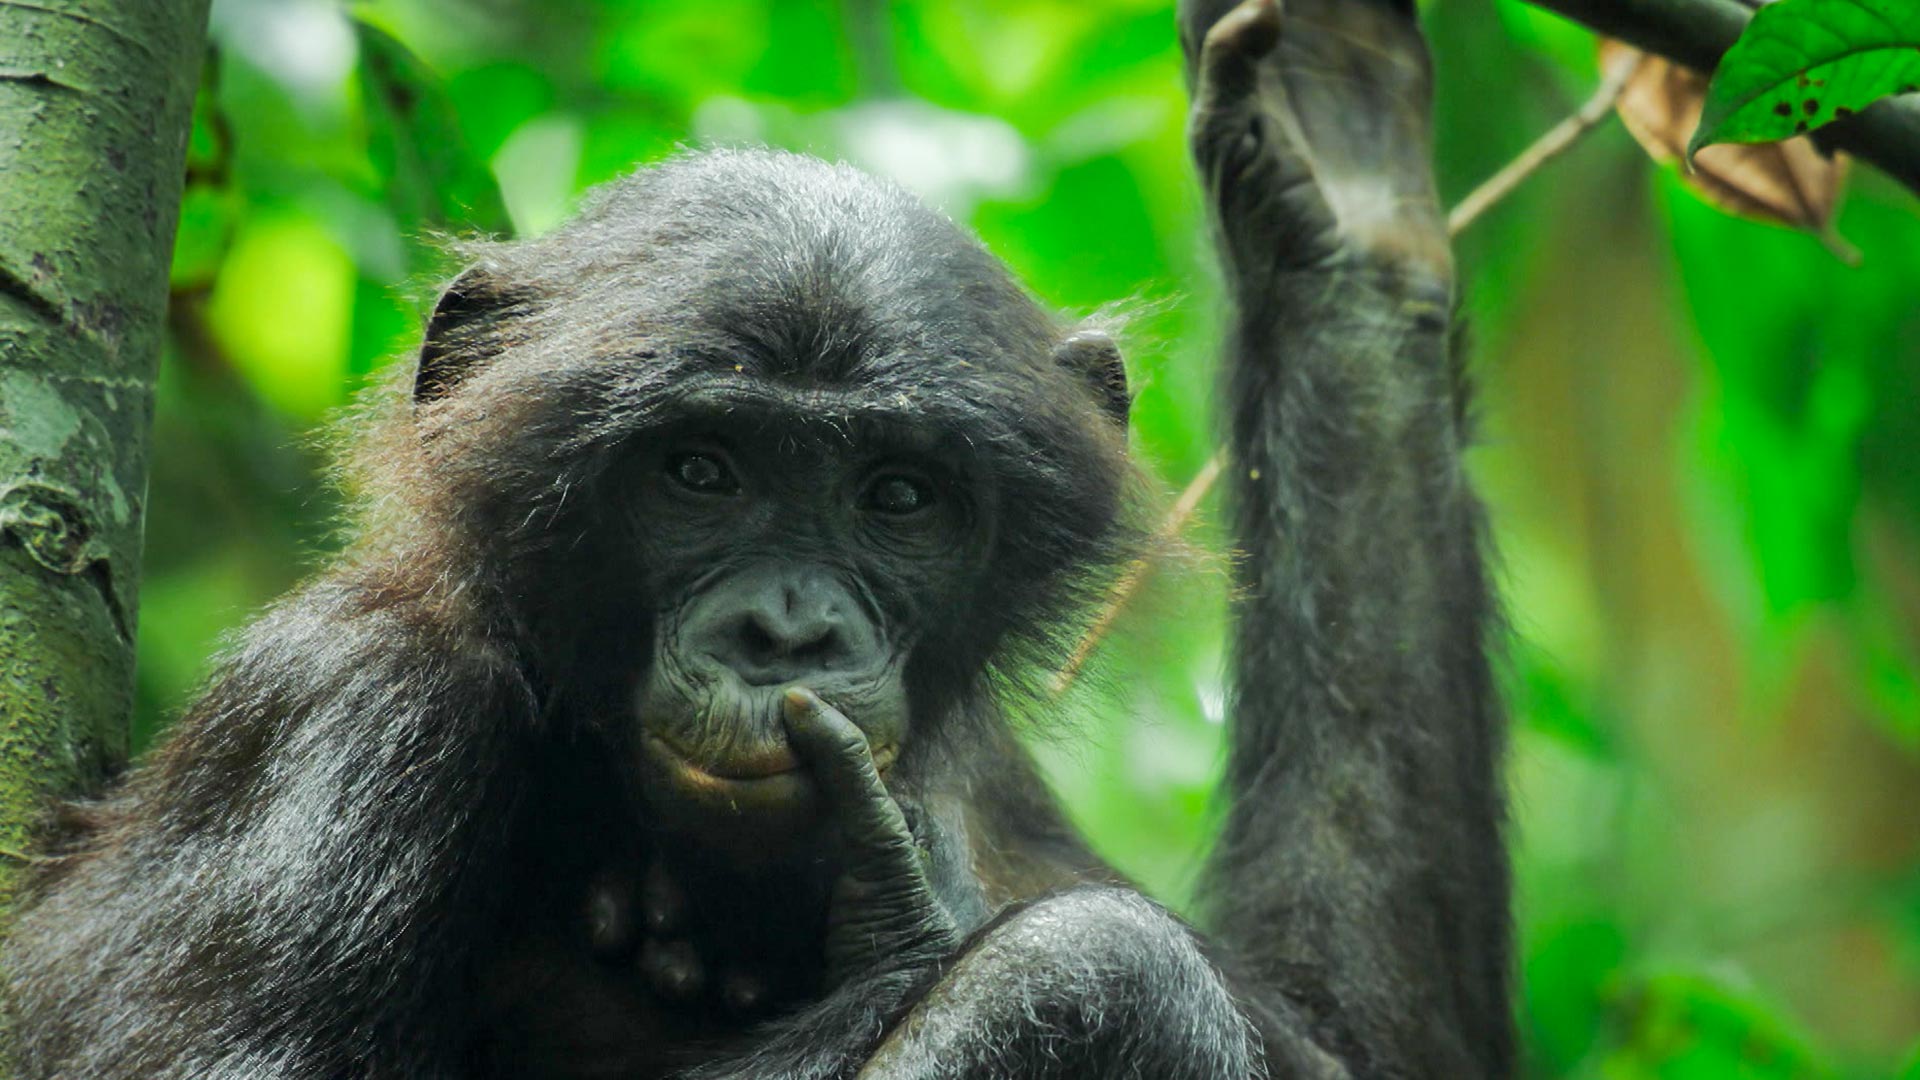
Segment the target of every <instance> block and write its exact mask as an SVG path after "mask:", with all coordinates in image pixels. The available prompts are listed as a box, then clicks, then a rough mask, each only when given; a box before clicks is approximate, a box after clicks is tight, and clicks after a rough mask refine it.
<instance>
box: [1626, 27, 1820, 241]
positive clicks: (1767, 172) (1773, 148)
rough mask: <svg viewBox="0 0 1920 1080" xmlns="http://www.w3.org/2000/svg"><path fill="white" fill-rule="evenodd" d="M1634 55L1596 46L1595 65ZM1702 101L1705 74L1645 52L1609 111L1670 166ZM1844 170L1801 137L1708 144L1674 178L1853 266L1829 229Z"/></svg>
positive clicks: (1681, 153)
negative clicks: (1812, 238) (1811, 240)
mask: <svg viewBox="0 0 1920 1080" xmlns="http://www.w3.org/2000/svg"><path fill="white" fill-rule="evenodd" d="M1634 51H1635V50H1634V49H1633V47H1632V46H1630V45H1626V44H1623V43H1621V42H1618V41H1602V42H1601V43H1600V63H1601V66H1602V68H1607V67H1609V66H1610V65H1612V64H1614V63H1617V62H1620V61H1621V60H1622V58H1623V57H1625V56H1627V55H1630V54H1632V53H1633V52H1634ZM1706 96H1707V78H1706V76H1704V75H1701V74H1699V73H1698V72H1695V71H1694V70H1692V69H1691V68H1685V67H1682V66H1680V65H1679V64H1676V63H1673V62H1672V61H1670V60H1667V59H1664V58H1662V57H1658V56H1651V55H1648V56H1645V57H1643V58H1642V59H1641V62H1640V64H1639V66H1638V67H1637V68H1636V69H1635V70H1634V72H1633V75H1632V77H1631V78H1629V79H1628V80H1627V85H1626V89H1625V90H1624V91H1622V92H1621V94H1620V99H1619V100H1618V101H1617V102H1615V103H1614V109H1615V110H1616V111H1617V112H1618V113H1619V114H1620V120H1621V122H1622V123H1624V124H1625V125H1626V128H1627V131H1628V132H1629V133H1630V134H1632V136H1633V138H1634V141H1636V142H1638V143H1639V144H1640V146H1641V147H1642V148H1643V149H1644V150H1646V152H1647V154H1648V156H1650V157H1652V158H1653V159H1654V160H1655V161H1657V162H1660V163H1661V164H1663V165H1665V164H1674V163H1681V162H1684V161H1685V158H1686V147H1687V139H1688V138H1689V137H1690V136H1691V135H1692V134H1693V129H1694V127H1695V126H1697V125H1698V124H1699V122H1700V108H1701V106H1702V104H1703V103H1704V102H1705V101H1706ZM1846 168H1847V167H1846V161H1845V159H1844V158H1841V157H1837V156H1836V157H1832V158H1829V157H1827V156H1826V155H1824V154H1822V153H1821V152H1820V150H1819V149H1818V148H1817V147H1815V146H1814V145H1813V141H1812V140H1810V139H1808V138H1806V137H1805V136H1800V137H1797V138H1792V139H1786V140H1784V141H1782V142H1776V143H1760V144H1755V145H1733V144H1721V145H1716V146H1709V147H1707V148H1705V149H1703V150H1701V151H1700V152H1699V153H1697V154H1695V155H1694V157H1693V168H1692V169H1691V170H1688V169H1687V168H1686V167H1685V166H1684V165H1682V166H1681V169H1680V177H1681V179H1682V180H1683V181H1684V182H1685V183H1686V185H1687V186H1688V187H1690V188H1692V189H1693V190H1694V191H1695V192H1697V193H1698V194H1699V195H1700V196H1701V197H1702V198H1704V199H1706V200H1707V201H1708V202H1710V203H1712V204H1713V205H1715V206H1718V207H1720V208H1721V209H1722V210H1725V211H1727V212H1728V213H1732V214H1739V215H1741V216H1743V217H1751V218H1759V219H1761V220H1763V221H1772V222H1777V223H1779V224H1782V225H1786V226H1789V227H1791V228H1795V229H1804V230H1806V231H1807V232H1810V233H1814V234H1816V235H1818V236H1819V237H1820V238H1821V239H1822V241H1823V242H1825V243H1827V245H1828V246H1829V247H1830V248H1832V249H1833V251H1834V253H1835V254H1836V255H1839V256H1840V257H1841V258H1843V259H1847V260H1848V261H1849V262H1851V261H1853V259H1854V258H1855V257H1857V256H1855V255H1854V254H1853V252H1852V249H1851V248H1849V247H1847V245H1846V242H1845V241H1843V240H1841V239H1840V238H1839V237H1837V236H1835V235H1834V232H1833V212H1834V207H1835V205H1836V204H1837V203H1838V201H1839V197H1840V191H1841V188H1842V185H1843V184H1844V182H1845V179H1846Z"/></svg>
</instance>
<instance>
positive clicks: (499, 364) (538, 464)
mask: <svg viewBox="0 0 1920 1080" xmlns="http://www.w3.org/2000/svg"><path fill="white" fill-rule="evenodd" d="M413 397H414V400H413V405H412V421H411V424H412V430H413V435H414V438H415V439H417V441H418V445H419V446H420V447H421V448H422V456H423V460H424V463H425V469H424V472H425V474H426V477H427V480H426V482H427V483H428V484H429V486H431V487H433V488H434V489H435V490H436V491H438V492H439V495H438V496H437V498H438V502H437V503H436V505H437V506H438V508H439V509H438V510H437V511H435V512H436V513H437V514H438V515H439V516H440V517H442V518H452V519H454V520H456V521H457V523H458V525H459V527H460V530H461V532H462V535H463V536H465V537H466V538H467V539H466V540H463V541H461V542H462V543H473V544H477V545H479V548H480V550H481V551H483V552H484V554H483V555H482V556H481V557H480V559H479V562H480V563H481V564H482V570H483V575H484V576H483V577H482V580H480V581H479V582H477V584H478V585H479V586H480V587H481V589H482V590H483V591H484V590H492V591H494V592H497V594H498V595H499V597H500V598H501V600H502V603H501V605H500V606H501V608H502V609H503V611H505V612H506V614H505V615H504V616H502V621H503V622H504V623H506V624H508V625H511V626H512V627H513V633H514V637H515V640H516V641H517V642H518V648H520V649H521V650H522V651H523V653H524V656H523V659H522V662H523V663H524V664H525V665H526V666H527V668H528V670H529V672H530V673H531V675H532V678H533V681H534V684H535V686H536V687H538V688H539V689H540V691H541V693H543V694H544V695H545V697H546V699H547V700H546V702H545V705H546V710H547V713H548V714H549V722H550V723H552V724H554V725H555V728H556V731H562V730H572V731H589V732H596V733H599V735H600V736H601V737H605V738H606V739H607V740H608V742H609V744H610V745H611V746H612V747H613V748H614V749H613V750H612V751H611V752H614V753H622V754H630V755H632V760H633V761H634V762H635V763H636V765H637V766H638V768H637V769H636V771H635V773H634V775H637V776H639V777H640V778H641V780H642V783H641V791H642V798H643V799H644V801H645V803H646V804H647V806H648V808H649V810H650V812H652V813H654V814H655V815H656V816H657V817H658V818H659V819H660V820H662V821H664V822H666V823H668V824H669V825H672V826H676V827H680V828H685V829H687V830H690V831H693V832H695V833H698V834H704V835H710V836H714V837H716V838H721V839H727V838H732V839H735V840H737V839H739V838H740V837H749V838H752V842H753V843H760V842H762V841H764V840H766V839H767V838H769V837H771V836H774V835H777V834H779V833H783V832H785V831H789V830H791V828H793V827H795V826H797V825H799V824H802V823H804V822H805V821H806V820H809V819H810V816H811V813H812V809H813V806H812V802H813V798H814V792H813V787H812V782H811V780H810V778H809V777H808V775H807V774H806V772H805V771H804V770H802V769H800V768H799V767H798V763H797V762H796V760H795V757H794V755H793V753H792V752H791V750H790V749H789V748H788V745H787V740H786V736H785V733H784V728H783V724H782V719H781V709H780V701H781V697H782V694H783V692H784V691H785V690H786V689H787V688H788V687H791V686H795V685H802V686H806V687H809V688H811V689H812V690H814V691H815V692H817V693H818V694H819V695H820V696H821V697H822V698H824V699H825V700H826V701H827V702H828V703H829V704H831V705H833V706H835V707H837V708H838V709H839V710H840V711H842V712H843V713H845V714H846V715H847V716H848V717H849V718H851V719H852V720H853V721H854V722H855V723H856V724H858V725H859V726H860V727H861V728H862V729H863V730H864V731H865V732H866V734H867V737H868V740H869V744H870V746H871V749H872V752H873V755H874V758H875V761H876V763H878V764H879V765H880V766H881V767H882V768H883V769H890V770H891V772H890V778H891V779H892V780H893V781H894V782H897V783H903V784H905V783H911V782H912V778H913V777H915V776H916V775H922V776H923V775H925V773H926V771H927V770H929V769H931V768H933V767H937V763H938V761H939V760H942V759H943V758H944V755H941V754H940V753H939V752H938V751H937V750H936V749H934V748H936V747H938V746H939V745H941V743H942V740H944V739H949V738H955V737H965V736H964V734H963V733H961V732H960V730H959V729H960V728H962V727H963V726H964V725H965V724H967V723H968V722H969V718H970V717H975V718H977V717H978V716H980V715H981V714H982V713H983V712H984V711H985V710H983V709H981V708H979V707H977V706H978V705H979V704H980V703H982V702H983V701H984V700H985V698H986V693H987V687H988V686H989V685H990V684H992V685H994V686H996V687H998V686H1005V685H1008V684H1009V683H1018V681H1019V680H1020V679H1021V678H1022V677H1023V675H1029V674H1031V673H1032V672H1033V671H1035V670H1037V669H1042V668H1044V665H1046V664H1047V663H1049V662H1050V661H1051V660H1053V659H1055V658H1056V657H1055V656H1054V654H1053V653H1052V652H1051V650H1054V649H1057V648H1058V647H1059V646H1060V644H1061V642H1062V641H1063V640H1069V641H1070V640H1071V638H1072V635H1073V626H1074V623H1073V621H1072V619H1071V616H1072V614H1073V612H1074V610H1075V609H1076V608H1077V607H1078V606H1079V605H1080V604H1082V603H1083V602H1084V601H1085V599H1086V598H1087V596H1088V590H1089V588H1090V587H1094V586H1097V585H1098V584H1099V583H1100V581H1101V580H1103V577H1102V575H1103V573H1104V572H1105V571H1106V570H1108V569H1110V568H1111V567H1112V566H1113V565H1114V562H1115V560H1116V559H1117V558H1118V557H1120V556H1121V555H1122V554H1124V550H1125V545H1126V543H1127V542H1128V537H1129V532H1128V530H1127V529H1125V528H1123V527H1122V525H1121V523H1120V505H1121V501H1122V499H1121V495H1122V488H1123V487H1124V486H1125V482H1126V477H1127V475H1128V472H1127V468H1126V465H1125V461H1124V454H1123V449H1124V443H1125V426H1126V413H1127V403H1128V397H1127V389H1126V382H1125V376H1124V374H1123V373H1122V370H1121V367H1120V361H1119V356H1118V354H1117V352H1116V351H1115V349H1114V347H1113V345H1112V343H1111V341H1110V340H1109V339H1108V338H1107V337H1106V336H1105V335H1104V334H1101V333H1099V332H1097V331H1091V330H1085V329H1077V328H1072V327H1067V326H1063V325H1062V324H1060V323H1059V322H1057V321H1056V320H1055V319H1054V318H1053V317H1051V316H1049V315H1048V314H1047V313H1046V312H1044V311H1042V310H1041V309H1040V308H1039V307H1038V306H1037V305H1036V304H1035V303H1034V302H1033V301H1032V300H1031V298H1029V296H1028V295H1027V294H1026V293H1025V292H1024V291H1023V290H1022V289H1021V288H1020V286H1019V285H1018V284H1017V283H1016V282H1015V281H1014V280H1013V279H1012V278H1011V276H1010V275H1009V274H1008V272H1007V271H1006V269H1005V268H1004V267H1003V266H1002V265H1001V264H1000V263H999V262H998V261H996V260H995V259H993V258H992V257H991V256H990V255H988V254H987V253H986V252H985V251H984V250H983V249H982V248H981V247H980V246H979V245H978V243H976V242H975V241H974V240H972V239H971V238H970V237H968V236H966V235H965V234H963V233H962V232H960V231H959V230H958V229H956V228H955V227H954V226H953V225H952V223H950V222H949V221H947V220H946V219H944V218H942V217H940V216H939V215H937V214H935V213H933V212H932V211H930V210H928V209H927V208H926V207H924V206H922V205H921V204H919V203H918V202H916V201H915V200H914V199H912V198H911V197H909V196H907V195H905V194H904V193H902V192H901V191H900V190H898V189H897V188H895V187H893V186H891V185H888V184H885V183H882V182H879V181H876V180H873V179H871V178H869V177H866V176H863V175H861V174H860V173H858V172H855V171H853V170H851V169H848V168H846V167H844V166H832V165H827V164H824V163H822V162H819V161H815V160H812V159H808V158H802V157H796V156H791V155H785V154H776V153H767V152H725V153H710V154H700V155H695V156H689V157H684V158H681V159H678V160H676V161H673V162H671V163H669V164H666V165H663V166H660V167H658V168H654V169H650V170H647V171H644V172H641V173H639V174H637V175H635V176H633V177H631V178H628V179H626V180H623V181H620V182H618V183H615V184H612V185H610V186H608V187H607V188H605V189H603V190H602V191H601V192H600V193H599V194H598V196H597V197H595V198H594V199H593V200H592V201H591V204H590V205H589V206H588V207H587V209H585V210H584V211H583V212H582V213H581V214H580V216H579V217H578V218H576V219H575V220H574V221H573V222H571V223H570V224H568V225H567V226H565V227H564V228H562V229H561V230H559V231H558V232H556V233H554V234H552V235H550V236H547V237H545V238H542V239H538V240H533V241H527V242H522V243H516V244H507V245H487V246H482V247H480V248H478V249H476V250H475V251H474V252H473V266H472V268H471V269H469V270H468V271H467V272H466V273H465V274H463V275H462V276H461V277H460V278H459V279H458V280H457V281H456V282H455V283H454V284H453V285H452V286H451V287H450V288H449V289H448V291H447V292H446V294H445V295H444V296H443V297H442V299H441V301H440V303H439V305H438V306H437V308H436V310H435V312H434V315H433V318H432V321H431V324H430V326H429V328H428V335H427V340H426V342H425V344H424V346H423V348H422V351H421V357H420V364H419V368H418V371H417V374H416V378H415V384H414V390H413ZM994 676H997V677H994ZM735 846H736V847H737V846H738V845H737V844H736V845H735Z"/></svg>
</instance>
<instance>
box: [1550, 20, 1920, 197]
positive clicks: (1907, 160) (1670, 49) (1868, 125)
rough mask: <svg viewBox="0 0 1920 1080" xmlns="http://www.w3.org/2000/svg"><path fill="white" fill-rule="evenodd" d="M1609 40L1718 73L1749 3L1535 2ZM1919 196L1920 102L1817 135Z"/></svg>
mask: <svg viewBox="0 0 1920 1080" xmlns="http://www.w3.org/2000/svg"><path fill="white" fill-rule="evenodd" d="M1528 2H1529V3H1531V4H1533V5H1534V6H1535V7H1542V8H1545V9H1547V10H1548V11H1552V12H1555V13H1557V14H1560V15H1564V16H1566V17H1567V18H1569V19H1572V20H1573V21H1574V22H1577V23H1580V24H1581V25H1583V26H1585V27H1587V28H1588V29H1591V30H1593V31H1595V32H1597V33H1601V34H1605V35H1607V36H1608V37H1615V38H1619V39H1620V40H1621V41H1624V42H1626V43H1627V44H1629V45H1632V46H1634V47H1636V48H1639V49H1642V50H1645V51H1646V52H1650V53H1654V54H1657V55H1659V56H1664V57H1666V58H1667V59H1669V60H1673V61H1676V62H1678V63H1682V64H1685V65H1687V66H1688V67H1690V68H1693V69H1694V70H1696V71H1701V72H1705V73H1709V74H1711V73H1712V71H1713V69H1714V67H1715V66H1716V65H1718V64H1719V63H1720V56H1721V54H1722V53H1724V52H1726V51H1727V47H1728V46H1730V45H1732V44H1733V43H1734V40H1735V39H1737V38H1738V37H1739V36H1740V31H1741V30H1743V29H1745V28H1746V25H1747V20H1748V19H1749V18H1751V17H1752V16H1753V7H1754V5H1752V4H1750V3H1747V2H1745V0H1528ZM1813 139H1814V142H1815V143H1816V144H1818V145H1819V147H1820V148H1821V149H1822V150H1826V151H1834V150H1843V151H1845V152H1847V153H1849V154H1852V155H1853V156H1854V157H1857V158H1859V159H1860V160H1861V161H1864V162H1866V163H1867V164H1869V165H1873V166H1875V167H1876V168H1878V169H1880V170H1881V171H1882V172H1885V173H1886V174H1887V175H1888V176H1891V177H1893V178H1894V179H1895V180H1898V181H1899V182H1900V183H1902V184H1904V185H1906V186H1907V187H1908V188H1910V189H1912V190H1913V191H1914V192H1915V193H1916V194H1920V98H1916V97H1914V96H1913V95H1906V96H1904V97H1898V98H1887V99H1885V100H1882V101H1879V102H1876V103H1875V104H1874V105H1873V107H1871V108H1869V109H1865V110H1863V111H1862V112H1861V113H1860V115H1858V116H1853V117H1849V118H1848V119H1845V120H1842V121H1840V122H1838V123H1835V124H1830V125H1828V126H1827V127H1824V128H1821V129H1820V130H1819V131H1816V132H1814V133H1813Z"/></svg>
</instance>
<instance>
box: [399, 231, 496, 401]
mask: <svg viewBox="0 0 1920 1080" xmlns="http://www.w3.org/2000/svg"><path fill="white" fill-rule="evenodd" d="M504 300H505V298H504V297H503V296H502V293H501V289H500V287H499V280H498V279H497V278H496V277H495V276H494V274H493V272H492V270H491V269H490V268H489V267H487V266H485V265H481V266H473V267H469V268H468V269H467V270H465V271H464V272H462V273H461V275H460V276H459V277H458V278H456V279H454V282H453V284H451V285H449V286H447V291H446V292H443V293H441V294H440V300H439V302H437V303H435V304H434V305H433V317H432V318H430V319H428V320H427V336H426V339H425V340H423V341H422V342H421V343H420V362H419V364H418V365H417V366H415V368H414V372H413V403H414V404H415V405H424V404H426V403H427V402H429V401H438V400H439V399H441V398H443V397H446V396H447V395H448V394H449V393H452V392H453V388H454V387H455V386H458V385H459V384H460V380H461V379H464V378H466V376H467V373H468V369H469V368H471V367H472V366H473V363H474V360H475V356H474V353H473V350H472V348H471V345H472V337H473V330H474V329H475V328H476V324H477V323H478V322H479V321H480V320H481V318H482V317H483V316H485V315H486V314H487V313H488V312H490V311H493V310H495V309H496V308H498V307H500V306H501V304H502V303H503V302H504Z"/></svg>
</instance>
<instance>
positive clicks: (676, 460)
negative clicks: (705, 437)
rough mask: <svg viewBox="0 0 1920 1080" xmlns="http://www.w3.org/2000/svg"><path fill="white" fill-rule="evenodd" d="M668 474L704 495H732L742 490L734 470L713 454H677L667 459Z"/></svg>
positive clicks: (691, 489) (682, 485)
mask: <svg viewBox="0 0 1920 1080" xmlns="http://www.w3.org/2000/svg"><path fill="white" fill-rule="evenodd" d="M667 475H669V476H671V477H673V478H674V480H676V481H678V482H679V484H680V486H681V487H683V488H686V489H687V490H688V491H697V492H699V493H701V494H702V495H732V494H733V493H734V492H737V491H739V490H740V481H738V480H736V479H735V478H734V475H733V470H732V469H729V468H727V463H726V462H724V461H722V460H721V459H720V458H718V457H716V456H715V455H713V454H702V453H692V454H676V455H674V456H673V457H670V458H668V459H667Z"/></svg>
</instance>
